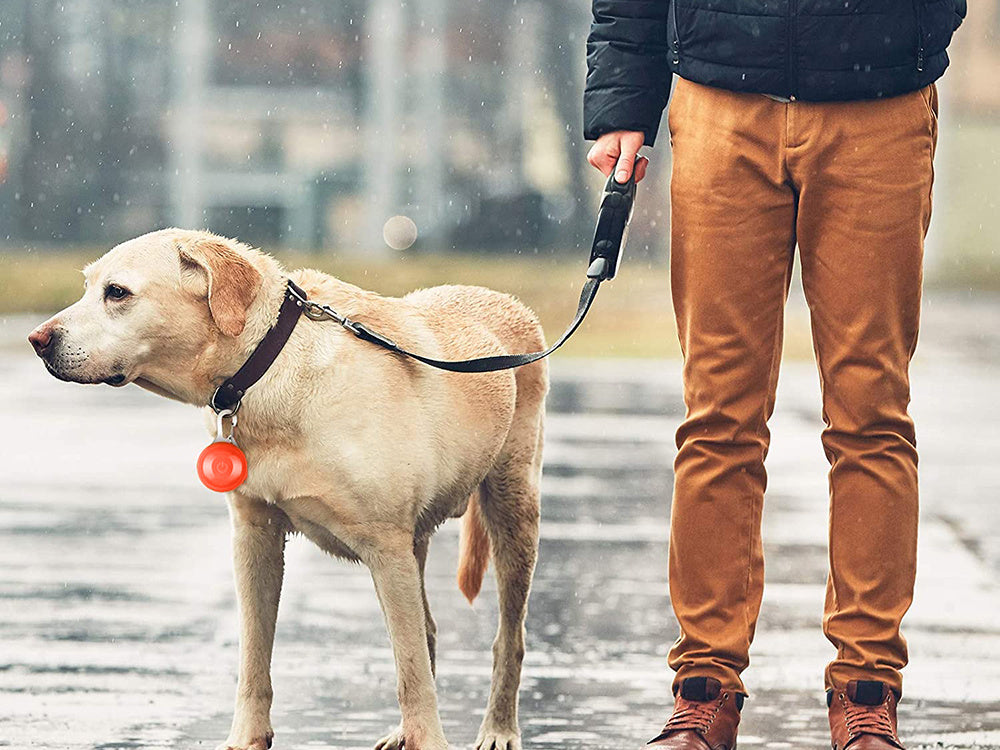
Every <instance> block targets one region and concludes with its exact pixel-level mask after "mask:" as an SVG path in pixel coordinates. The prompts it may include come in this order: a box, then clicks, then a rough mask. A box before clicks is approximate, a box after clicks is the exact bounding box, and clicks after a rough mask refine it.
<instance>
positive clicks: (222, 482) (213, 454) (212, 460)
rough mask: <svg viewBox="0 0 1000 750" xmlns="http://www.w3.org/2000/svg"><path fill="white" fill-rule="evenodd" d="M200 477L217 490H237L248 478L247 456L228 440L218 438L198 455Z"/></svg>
mask: <svg viewBox="0 0 1000 750" xmlns="http://www.w3.org/2000/svg"><path fill="white" fill-rule="evenodd" d="M198 478H199V479H200V480H201V483H202V484H204V485H205V486H206V487H208V489H210V490H214V491H215V492H230V491H232V490H235V489H236V488H237V487H239V486H240V485H241V484H243V482H244V481H246V478H247V457H246V456H244V455H243V451H241V450H240V449H239V448H238V447H237V446H236V445H234V444H233V443H231V442H229V441H228V440H216V441H215V442H214V443H212V444H211V445H209V446H208V447H206V448H205V450H203V451H202V452H201V455H200V456H198Z"/></svg>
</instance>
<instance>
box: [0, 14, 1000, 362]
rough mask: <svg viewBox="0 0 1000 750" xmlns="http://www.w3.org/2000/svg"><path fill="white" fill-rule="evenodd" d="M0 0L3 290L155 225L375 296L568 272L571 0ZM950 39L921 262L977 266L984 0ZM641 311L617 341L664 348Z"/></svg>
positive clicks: (988, 126)
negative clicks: (513, 272) (317, 272)
mask: <svg viewBox="0 0 1000 750" xmlns="http://www.w3.org/2000/svg"><path fill="white" fill-rule="evenodd" d="M0 14H2V15H0V18H2V21H0V252H2V261H0V310H2V311H13V310H15V309H25V308H27V309H33V310H39V311H42V310H53V309H57V308H58V307H60V306H61V305H62V304H64V303H65V302H67V301H69V300H70V299H71V297H72V294H71V289H70V288H68V287H69V286H72V292H73V293H75V292H76V290H78V289H79V284H78V282H79V279H78V278H73V279H72V283H71V284H70V282H69V280H68V277H63V276H62V275H61V274H59V273H58V270H59V268H60V267H62V266H64V265H65V263H61V262H60V261H59V260H58V258H57V259H56V262H55V264H53V263H51V261H52V259H53V253H65V252H66V251H78V252H79V253H80V254H82V255H85V256H88V257H89V256H94V255H97V254H99V253H100V252H102V251H103V250H104V249H106V248H108V247H110V246H111V245H113V244H115V243H117V242H120V241H122V240H124V239H127V238H129V237H132V236H135V235H138V234H142V233H144V232H146V231H149V230H151V229H154V228H159V227H163V226H170V225H176V226H185V227H205V228H210V229H212V230H214V231H216V232H219V233H222V234H226V235H231V236H237V237H239V238H241V239H243V240H245V241H247V242H250V243H252V244H255V245H258V246H262V247H264V248H266V249H267V250H269V251H272V252H278V253H286V254H288V255H289V257H292V256H295V260H296V261H298V260H300V258H299V257H298V256H301V255H306V254H309V255H312V256H313V257H312V258H305V259H302V262H304V263H309V264H311V265H319V266H322V267H325V268H327V269H328V270H334V271H336V270H337V268H341V269H343V272H342V273H341V275H344V276H347V277H349V278H350V277H356V276H357V274H358V273H360V269H359V268H358V267H357V266H358V262H359V260H360V261H361V262H363V263H364V264H365V268H366V269H367V270H369V271H370V273H371V275H372V276H374V277H376V279H382V282H381V283H382V284H384V285H385V286H384V287H382V288H381V289H380V290H382V291H388V292H398V291H402V290H404V289H405V288H408V287H410V286H412V285H414V284H416V283H428V282H432V281H434V280H435V279H436V278H438V277H440V278H441V279H455V280H472V281H483V282H490V281H491V280H494V279H496V278H497V277H496V274H497V273H500V274H501V276H500V277H499V282H501V283H503V282H507V281H508V280H509V279H508V278H507V276H506V275H503V274H504V271H505V270H510V269H517V270H518V271H520V270H522V269H523V270H524V271H525V272H526V273H529V274H531V275H532V276H533V277H534V278H535V279H539V280H542V281H544V285H542V286H540V287H539V288H537V289H536V288H534V287H533V286H531V285H530V284H529V285H528V286H526V287H520V286H518V285H517V284H516V283H515V284H514V288H510V291H517V292H521V293H522V294H524V295H525V296H526V298H527V301H528V302H529V303H532V302H535V301H536V299H537V300H539V304H540V306H541V308H542V313H543V320H546V322H549V323H550V325H558V324H559V323H561V322H562V321H561V319H560V320H558V321H555V323H553V320H552V319H548V318H549V316H548V313H549V311H548V303H549V300H550V297H549V295H548V292H550V291H552V290H553V288H557V289H562V288H563V287H564V286H567V284H568V281H567V283H566V284H564V283H561V282H562V281H563V280H564V279H563V275H562V274H561V273H560V270H559V268H560V267H562V266H563V265H564V264H566V263H568V264H570V266H571V267H572V269H573V273H572V276H574V277H575V276H578V275H580V274H579V269H581V268H582V266H583V263H584V261H583V255H584V254H585V252H586V248H585V246H586V245H587V243H588V242H589V239H590V234H589V233H590V232H591V229H592V226H593V218H594V209H595V206H596V202H597V192H598V191H599V190H600V188H601V185H602V180H601V179H600V177H599V176H598V175H597V174H596V173H595V172H594V170H592V169H590V167H589V166H588V165H587V164H586V161H585V153H586V149H587V144H586V143H584V142H583V141H582V140H581V132H580V131H581V97H582V89H583V80H584V75H585V61H584V43H585V39H586V35H587V30H588V24H589V19H590V10H589V4H588V3H586V2H584V1H583V0H518V1H517V2H490V3H487V2H474V3H465V2H462V3H459V2H453V1H452V0H414V2H409V3H400V2H397V1H396V0H344V1H343V2H337V3H329V2H325V0H301V1H299V0H296V1H295V2H290V3H260V2H256V1H255V0H227V2H213V1H212V0H178V1H177V2H166V1H165V0H117V1H115V2H112V1H109V0H30V1H29V0H2V1H0ZM951 51H952V58H953V62H952V68H951V70H950V71H949V73H948V75H947V76H946V77H945V78H944V80H943V81H942V82H941V84H940V85H941V90H942V98H943V106H942V114H941V137H940V150H939V154H938V158H937V169H938V177H937V185H936V196H935V198H936V205H935V215H934V222H933V226H932V232H931V236H930V238H929V240H928V252H927V277H928V281H929V282H930V283H931V284H932V285H944V286H952V287H955V286H958V287H968V286H972V287H976V288H982V287H998V286H1000V280H998V274H997V263H998V260H997V249H998V242H1000V240H998V238H1000V211H998V210H997V187H998V185H1000V86H998V85H997V83H996V82H997V81H998V80H1000V1H998V0H980V2H977V3H976V4H975V5H974V7H973V8H972V12H971V14H970V17H969V19H968V21H967V22H966V23H965V25H964V26H963V28H962V29H961V31H960V33H958V34H957V36H956V39H955V42H954V45H953V47H952V50H951ZM651 156H652V158H653V172H652V175H651V179H649V180H647V181H646V182H645V183H644V184H643V186H642V190H641V194H640V199H639V206H638V210H637V215H636V218H635V221H634V222H633V230H632V238H631V244H630V247H629V249H628V253H629V255H630V256H631V258H632V259H633V260H634V259H635V258H639V259H641V262H642V267H645V266H648V265H649V264H653V265H656V266H658V265H662V264H663V263H664V262H665V260H666V258H667V256H668V253H669V248H668V241H667V227H668V222H669V205H668V200H667V186H668V174H669V161H670V154H669V148H668V147H667V146H666V143H665V141H664V142H663V143H662V144H661V146H660V147H659V148H657V149H656V150H655V151H654V152H653V153H652V154H651ZM393 217H395V218H393ZM404 248H405V249H404ZM442 254H448V255H450V256H452V257H450V258H449V259H448V262H447V263H446V264H440V263H435V261H434V260H433V256H441V255H442ZM455 255H461V256H463V257H460V258H456V257H454V256H455ZM403 258H405V260H406V262H405V263H402V264H400V263H396V262H395V261H398V260H400V259H403ZM491 260H492V261H497V260H500V261H501V262H500V263H498V264H491V263H490V261H491ZM37 262H45V265H36V263H37ZM338 262H339V263H340V264H341V265H339V266H337V265H336V264H337V263H338ZM552 263H554V264H555V266H556V267H555V268H552V267H550V265H547V264H552ZM23 264H27V267H26V268H17V267H18V266H21V265H23ZM70 265H73V264H72V263H71V264H70ZM75 267H79V266H78V265H77V266H75ZM642 267H635V268H628V266H626V268H628V272H627V273H626V274H624V275H623V277H622V281H620V282H619V285H620V286H623V287H626V286H627V287H629V289H628V290H627V294H624V295H623V296H626V297H630V298H631V297H633V296H635V295H638V296H636V297H635V299H634V300H633V301H634V302H635V303H636V304H641V305H646V304H652V305H653V308H652V309H653V310H655V311H656V313H658V314H657V316H656V318H657V319H656V325H657V326H659V325H660V324H661V323H662V322H663V318H661V317H660V315H659V314H661V313H664V312H666V311H667V310H666V308H663V307H662V300H661V299H660V298H661V297H662V295H663V292H664V291H665V289H666V286H665V284H666V279H665V276H664V274H662V273H657V274H655V275H651V274H648V273H644V272H642V271H641V268H642ZM537 268H542V269H544V270H545V272H544V273H542V274H537V273H534V269H537ZM425 269H429V270H425ZM408 272H409V273H412V274H413V276H414V278H413V279H410V278H408V276H407V274H408ZM33 277H36V278H33ZM37 277H41V278H43V279H44V282H39V281H38V278H37ZM64 278H65V280H66V283H65V284H63V281H64ZM352 280H358V279H357V278H352ZM372 281H373V280H372V279H369V282H368V285H369V286H374V287H375V288H379V282H378V281H377V280H376V281H375V283H374V284H373V283H372ZM411 281H412V282H414V283H413V284H411V283H410V282H411ZM553 281H557V282H558V283H555V284H553ZM640 282H645V283H646V286H645V287H644V288H643V289H633V288H632V287H635V286H636V285H638V284H639V283H640ZM39 283H42V287H41V288H40V287H39ZM493 285H494V286H498V285H500V284H498V283H497V282H496V281H493ZM650 285H652V288H651V287H650ZM15 288H16V289H17V293H16V294H14V293H13V292H12V290H13V289H15ZM646 291H652V293H651V294H649V295H647V294H645V293H644V292H646ZM556 301H558V304H559V305H560V311H562V307H567V306H568V304H569V303H570V302H571V300H569V301H567V303H566V305H563V299H562V297H561V296H560V295H556V296H555V299H553V300H552V302H556ZM612 304H614V303H612ZM632 307H633V305H632V304H630V305H629V309H631V308H632ZM636 310H637V312H636V313H635V315H634V318H635V320H634V323H635V325H637V326H640V328H638V329H637V330H636V334H635V335H636V337H637V341H636V342H635V343H632V342H626V343H621V342H616V343H615V346H616V347H620V348H621V349H622V351H621V352H619V353H626V354H649V355H657V354H664V353H670V352H671V351H672V349H671V347H672V346H673V345H672V342H671V341H670V339H671V336H670V335H669V332H668V333H666V335H663V334H662V332H661V334H660V335H650V336H645V335H644V334H643V331H642V328H641V326H642V325H643V323H642V320H643V318H644V316H643V315H642V314H641V310H639V309H638V308H636ZM618 314H620V315H628V316H630V320H631V319H632V316H631V314H630V313H629V310H620V311H619V313H618ZM656 339H663V341H661V342H657V341H656ZM604 343H607V342H602V344H601V345H602V346H603V344H604ZM578 351H579V350H578Z"/></svg>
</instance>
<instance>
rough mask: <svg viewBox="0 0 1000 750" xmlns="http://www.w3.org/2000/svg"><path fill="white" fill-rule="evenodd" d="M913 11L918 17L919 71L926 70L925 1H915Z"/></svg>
mask: <svg viewBox="0 0 1000 750" xmlns="http://www.w3.org/2000/svg"><path fill="white" fill-rule="evenodd" d="M913 11H914V13H916V16H917V70H919V71H923V69H924V0H913Z"/></svg>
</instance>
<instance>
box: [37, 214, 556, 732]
mask: <svg viewBox="0 0 1000 750" xmlns="http://www.w3.org/2000/svg"><path fill="white" fill-rule="evenodd" d="M84 275H85V278H86V291H85V292H84V295H83V297H82V298H81V299H80V300H79V301H78V302H76V303H75V304H73V305H72V306H70V307H68V308H66V309H65V310H63V311H62V312H60V313H58V314H57V315H55V316H54V317H52V318H51V319H50V320H48V321H46V322H45V323H43V324H42V325H40V326H39V327H38V328H37V329H36V330H35V331H34V332H32V334H31V336H30V341H31V343H32V345H33V346H34V348H35V350H36V351H37V353H38V354H39V356H40V357H41V358H42V359H43V360H44V362H45V366H46V367H47V368H48V369H49V371H50V372H51V373H52V374H53V375H55V376H56V377H57V378H60V379H62V380H67V381H72V382H76V383H108V384H111V385H115V386H122V385H125V384H127V383H136V384H137V385H140V386H142V387H143V388H146V389H148V390H150V391H153V392H155V393H158V394H160V395H163V396H168V397H170V398H174V399H177V400H179V401H184V402H186V403H189V404H194V405H196V406H204V405H205V404H207V403H208V401H209V398H210V397H211V396H212V394H213V392H214V390H215V388H216V386H218V385H219V383H221V382H222V381H223V380H225V379H226V378H227V377H229V376H230V375H232V374H233V373H234V372H235V371H236V370H237V369H238V368H239V367H240V366H241V365H242V364H243V362H244V361H245V360H246V359H247V357H248V356H249V355H250V353H251V352H252V351H253V350H254V348H255V347H256V345H257V343H258V342H259V341H260V340H261V339H262V338H263V336H264V335H265V333H266V332H267V331H268V330H269V328H270V327H271V326H272V325H273V324H274V323H275V319H276V316H277V313H278V309H279V306H280V304H281V302H282V298H283V295H284V293H285V289H286V283H287V280H288V278H289V277H290V278H291V279H292V280H293V281H294V282H295V283H296V284H298V285H299V286H300V287H301V288H302V289H304V290H305V291H306V293H307V294H308V296H309V298H310V299H311V300H315V301H318V302H322V303H326V304H329V305H331V306H332V307H333V308H334V309H336V310H337V311H338V312H341V313H343V314H346V315H348V316H349V317H350V318H352V319H354V320H358V321H360V322H363V323H368V324H369V325H371V327H373V328H376V329H378V330H379V331H380V332H382V333H384V334H386V335H387V336H389V337H391V338H393V339H395V340H396V341H398V342H399V343H400V344H401V345H403V346H405V347H407V348H409V349H412V350H415V351H419V352H420V353H422V354H426V355H428V356H432V357H436V358H442V359H462V358H467V357H473V356H480V355H490V354H505V353H514V352H523V351H538V350H540V349H542V348H543V347H544V339H543V335H542V330H541V327H540V326H539V324H538V321H537V319H536V318H535V316H534V315H533V314H532V313H531V311H529V310H528V309H527V308H526V307H525V306H524V305H522V304H521V303H519V302H518V301H517V300H515V299H513V298H512V297H510V296H507V295H505V294H500V293H498V292H494V291H490V290H488V289H483V288H479V287H469V286H441V287H435V288H431V289H422V290H419V291H416V292H413V293H411V294H408V295H406V296H404V297H400V298H392V297H382V296H379V295H378V294H374V293H372V292H368V291H364V290H362V289H359V288H358V287H356V286H352V285H350V284H347V283H345V282H342V281H339V280H337V279H335V278H333V277H331V276H328V275H326V274H322V273H319V272H317V271H311V270H302V271H296V272H294V273H291V274H289V273H287V272H286V271H285V270H284V269H283V268H282V267H281V265H279V263H278V262H277V261H276V260H275V259H273V258H271V257H270V256H268V255H265V254H264V253H261V252H258V251H256V250H253V249H251V248H249V247H247V246H246V245H243V244H241V243H239V242H236V241H233V240H229V239H225V238H223V237H219V236H216V235H213V234H209V233H207V232H198V231H186V230H179V229H166V230H162V231H157V232H152V233H150V234H146V235H143V236H141V237H138V238H136V239H133V240H130V241H128V242H125V243H123V244H121V245H118V246H117V247H115V248H114V249H112V250H111V251H110V252H108V253H107V254H106V255H104V256H103V257H102V258H100V259H98V260H97V261H95V262H93V263H92V264H90V265H89V266H88V267H87V268H86V269H85V271H84ZM547 389H548V375H547V370H546V365H545V362H544V360H543V361H540V362H536V363H534V364H531V365H527V366H525V367H521V368H519V369H517V370H507V371H503V372H497V373H484V374H474V375H469V374H455V373H448V372H443V371H440V370H435V369H432V368H430V367H427V366H425V365H422V364H419V363H416V362H413V361H411V360H408V359H405V358H403V357H401V356H399V355H397V354H393V353H391V352H387V351H385V350H383V349H380V348H379V347H377V346H374V345H372V344H370V343H367V342H364V341H359V340H358V339H356V338H355V337H354V336H353V335H352V334H351V333H350V332H348V331H346V330H345V329H343V328H341V327H340V326H338V325H336V324H334V323H330V322H316V321H312V320H309V319H307V318H305V317H303V318H302V319H300V320H299V322H298V325H297V326H296V328H295V330H294V331H293V333H292V335H291V338H290V339H289V340H288V342H287V344H286V345H285V347H284V349H282V351H281V353H280V354H279V355H278V358H277V359H276V360H275V362H274V364H273V365H271V367H270V368H269V369H268V370H267V372H266V373H265V375H264V376H263V378H261V380H260V381H259V382H258V383H257V384H256V385H254V386H253V387H252V388H250V389H249V392H248V393H247V394H246V396H245V397H244V399H243V403H242V407H241V409H240V413H239V424H238V428H237V433H236V437H237V440H238V442H239V445H240V447H241V448H242V449H243V450H244V452H245V453H246V456H247V460H248V463H249V467H250V469H249V476H248V478H247V480H246V481H245V483H244V484H243V485H242V486H240V487H239V488H238V489H236V490H235V491H233V492H231V493H229V495H228V500H229V509H230V515H231V517H232V523H233V557H234V566H235V578H236V590H237V598H238V602H239V611H240V617H241V625H240V667H239V685H238V688H237V691H236V710H235V715H234V718H233V724H232V729H231V731H230V734H229V737H228V739H227V740H226V741H225V742H224V743H223V744H222V745H221V746H220V747H221V748H231V749H233V750H235V749H236V748H239V749H241V750H245V749H247V748H253V749H254V750H264V749H265V748H267V747H270V745H271V740H272V737H273V731H272V729H271V720H270V708H271V679H270V662H271V648H272V643H273V640H274V627H275V618H276V616H277V610H278V598H279V594H280V591H281V582H282V575H283V557H284V545H285V538H286V536H287V535H288V534H289V532H299V533H301V534H303V535H305V536H306V537H308V538H309V539H311V540H312V541H313V542H315V543H316V544H317V545H318V546H319V547H321V548H322V549H324V550H326V551H327V552H329V553H330V554H332V555H336V556H338V557H344V558H347V559H350V560H355V561H361V562H363V563H364V564H365V565H367V566H368V568H369V569H370V571H371V575H372V579H373V580H374V582H375V590H376V592H377V594H378V598H379V601H380V603H381V605H382V609H383V611H384V613H385V619H386V623H387V626H388V630H389V636H390V638H391V639H392V647H393V653H394V655H395V661H396V669H397V685H398V696H399V705H400V710H401V714H402V722H401V724H400V726H399V728H398V729H396V730H395V731H394V732H392V733H391V734H389V735H388V736H387V737H385V738H383V739H382V740H380V741H379V742H378V744H377V745H376V747H377V748H378V750H398V749H399V748H401V747H402V746H403V745H404V744H405V746H406V750H439V749H440V748H444V747H446V746H447V742H446V740H445V737H444V732H443V731H442V728H441V721H440V718H439V716H438V709H437V698H436V695H435V690H434V655H435V631H436V626H435V624H434V620H433V619H432V618H431V613H430V610H429V608H428V605H427V596H426V593H425V591H424V580H423V571H424V562H425V560H426V557H427V545H428V540H429V537H430V535H431V533H432V532H433V531H434V530H435V528H436V527H437V526H438V525H439V524H441V523H442V522H443V521H444V520H445V519H447V518H451V517H459V516H463V522H462V544H461V553H460V560H459V563H458V566H459V572H458V578H459V586H460V588H461V589H462V591H463V593H464V594H465V595H466V596H467V597H469V599H470V601H471V599H472V598H473V597H475V596H476V594H477V593H478V592H479V588H480V585H481V583H482V579H483V575H484V573H485V569H486V567H487V561H488V559H489V558H490V556H491V555H492V559H493V561H494V567H495V570H496V576H497V584H498V590H499V599H500V608H499V609H500V622H499V626H498V630H497V636H496V641H495V642H494V645H493V659H494V663H493V677H492V685H491V688H490V697H489V704H488V706H487V709H486V715H485V718H484V719H483V723H482V726H481V728H480V731H479V736H478V739H477V747H478V748H481V750H491V749H492V748H495V749H496V750H517V748H519V747H520V738H519V730H518V722H517V706H518V686H519V683H520V676H521V660H522V657H523V654H524V617H525V611H526V602H527V597H528V590H529V587H530V585H531V577H532V573H533V570H534V566H535V558H536V555H537V549H538V519H539V480H540V474H541V463H542V458H541V454H542V429H543V416H544V400H545V394H546V391H547ZM206 414H207V415H208V416H209V418H210V421H212V422H213V424H214V419H213V417H214V415H213V414H212V412H211V410H208V409H207V408H206Z"/></svg>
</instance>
